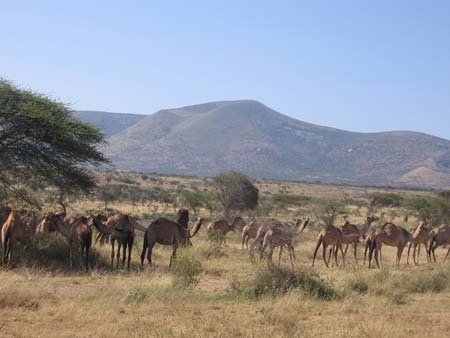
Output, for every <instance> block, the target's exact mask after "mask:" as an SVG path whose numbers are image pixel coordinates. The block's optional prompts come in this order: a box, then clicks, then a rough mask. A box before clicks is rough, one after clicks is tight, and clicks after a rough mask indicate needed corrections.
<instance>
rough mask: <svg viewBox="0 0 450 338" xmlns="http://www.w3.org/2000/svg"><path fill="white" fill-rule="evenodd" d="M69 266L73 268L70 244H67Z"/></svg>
mask: <svg viewBox="0 0 450 338" xmlns="http://www.w3.org/2000/svg"><path fill="white" fill-rule="evenodd" d="M69 267H70V268H71V269H72V268H73V263H72V245H69Z"/></svg>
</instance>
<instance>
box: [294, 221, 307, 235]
mask: <svg viewBox="0 0 450 338" xmlns="http://www.w3.org/2000/svg"><path fill="white" fill-rule="evenodd" d="M308 224H309V218H303V219H296V220H295V228H296V229H297V233H299V234H300V233H302V232H303V230H305V229H306V227H307V226H308Z"/></svg>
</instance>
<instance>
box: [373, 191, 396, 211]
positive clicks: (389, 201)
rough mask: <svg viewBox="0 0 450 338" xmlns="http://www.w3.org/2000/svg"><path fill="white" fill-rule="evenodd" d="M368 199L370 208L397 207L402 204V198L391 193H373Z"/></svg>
mask: <svg viewBox="0 0 450 338" xmlns="http://www.w3.org/2000/svg"><path fill="white" fill-rule="evenodd" d="M369 197H370V205H371V206H372V207H390V208H392V207H399V206H401V205H402V202H403V197H402V196H400V195H398V194H394V193H392V192H374V193H372V194H370V196H369Z"/></svg>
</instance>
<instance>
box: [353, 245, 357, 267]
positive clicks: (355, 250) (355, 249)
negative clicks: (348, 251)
mask: <svg viewBox="0 0 450 338" xmlns="http://www.w3.org/2000/svg"><path fill="white" fill-rule="evenodd" d="M353 250H354V251H353V254H354V255H355V263H356V264H358V243H353Z"/></svg>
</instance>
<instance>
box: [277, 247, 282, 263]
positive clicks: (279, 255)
mask: <svg viewBox="0 0 450 338" xmlns="http://www.w3.org/2000/svg"><path fill="white" fill-rule="evenodd" d="M282 253H283V246H280V253H279V254H278V266H280V264H281V254H282Z"/></svg>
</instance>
